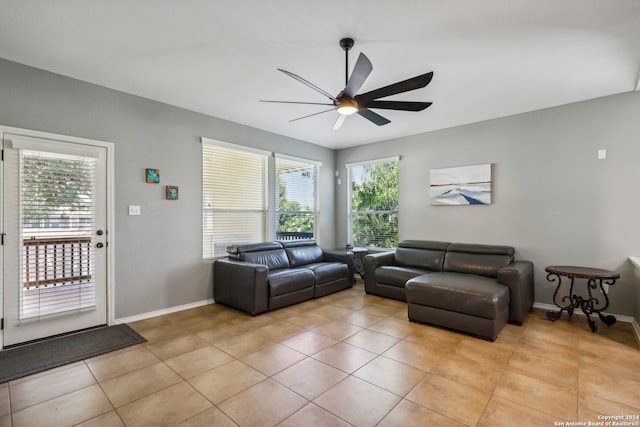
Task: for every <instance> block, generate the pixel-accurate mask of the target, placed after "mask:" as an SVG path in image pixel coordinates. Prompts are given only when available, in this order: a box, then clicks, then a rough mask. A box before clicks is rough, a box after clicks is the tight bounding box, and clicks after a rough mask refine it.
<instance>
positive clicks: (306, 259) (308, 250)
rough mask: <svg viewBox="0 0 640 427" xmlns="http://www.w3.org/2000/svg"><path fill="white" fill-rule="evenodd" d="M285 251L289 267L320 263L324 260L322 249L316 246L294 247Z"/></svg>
mask: <svg viewBox="0 0 640 427" xmlns="http://www.w3.org/2000/svg"><path fill="white" fill-rule="evenodd" d="M285 251H286V252H287V256H288V258H289V263H290V264H291V267H298V266H301V265H306V264H311V263H314V262H322V261H323V260H324V256H323V254H322V248H321V247H320V246H318V245H309V246H296V247H292V248H286V249H285Z"/></svg>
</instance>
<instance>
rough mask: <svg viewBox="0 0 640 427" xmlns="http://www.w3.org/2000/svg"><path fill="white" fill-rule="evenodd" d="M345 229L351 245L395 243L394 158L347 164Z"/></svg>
mask: <svg viewBox="0 0 640 427" xmlns="http://www.w3.org/2000/svg"><path fill="white" fill-rule="evenodd" d="M349 175H350V183H351V200H350V213H349V226H350V227H349V228H350V234H351V239H352V244H353V245H355V246H365V247H379V248H393V247H397V245H398V161H397V160H393V161H381V162H377V163H366V164H354V165H350V166H349Z"/></svg>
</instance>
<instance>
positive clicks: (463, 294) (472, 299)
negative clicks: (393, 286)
mask: <svg viewBox="0 0 640 427" xmlns="http://www.w3.org/2000/svg"><path fill="white" fill-rule="evenodd" d="M406 291H407V301H408V302H409V303H410V304H418V305H424V306H428V307H435V308H440V309H443V310H449V311H454V312H457V313H464V314H468V315H471V316H477V317H482V318H485V319H492V320H493V319H498V318H499V317H500V315H501V313H502V312H503V311H504V310H505V307H507V306H508V305H509V288H508V287H506V286H504V285H501V284H499V283H498V282H496V281H495V279H491V278H488V277H481V276H476V275H473V274H464V273H446V272H436V273H430V274H425V275H423V276H419V277H415V278H413V279H411V280H409V281H408V282H407V287H406Z"/></svg>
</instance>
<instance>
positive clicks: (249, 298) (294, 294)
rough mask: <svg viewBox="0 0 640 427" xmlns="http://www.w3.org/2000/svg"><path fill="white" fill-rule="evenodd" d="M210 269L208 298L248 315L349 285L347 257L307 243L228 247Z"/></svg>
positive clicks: (351, 272) (350, 262)
mask: <svg viewBox="0 0 640 427" xmlns="http://www.w3.org/2000/svg"><path fill="white" fill-rule="evenodd" d="M227 252H228V253H229V256H228V257H226V258H221V259H218V260H216V261H215V262H214V267H213V298H214V300H215V302H216V303H219V304H225V305H228V306H231V307H234V308H237V309H239V310H243V311H246V312H247V313H249V314H251V315H256V314H260V313H264V312H266V311H270V310H275V309H278V308H282V307H285V306H288V305H292V304H296V303H299V302H302V301H306V300H309V299H311V298H317V297H321V296H324V295H328V294H330V293H333V292H337V291H340V290H343V289H347V288H350V287H352V286H353V275H354V262H353V254H352V253H350V252H345V251H330V250H323V249H322V248H321V247H320V246H318V244H317V243H316V242H315V241H313V240H296V241H282V242H280V241H275V242H266V243H256V244H246V245H233V246H229V247H228V248H227Z"/></svg>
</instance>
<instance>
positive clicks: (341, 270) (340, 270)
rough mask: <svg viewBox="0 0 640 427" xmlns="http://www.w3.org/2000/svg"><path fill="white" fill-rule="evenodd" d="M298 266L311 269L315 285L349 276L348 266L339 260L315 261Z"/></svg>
mask: <svg viewBox="0 0 640 427" xmlns="http://www.w3.org/2000/svg"><path fill="white" fill-rule="evenodd" d="M299 268H307V269H309V270H311V271H313V274H314V275H315V276H316V284H317V285H321V284H323V283H328V282H332V281H334V280H340V279H343V278H345V277H349V266H348V265H347V264H343V263H339V262H317V263H313V264H307V265H305V266H303V267H299Z"/></svg>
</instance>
